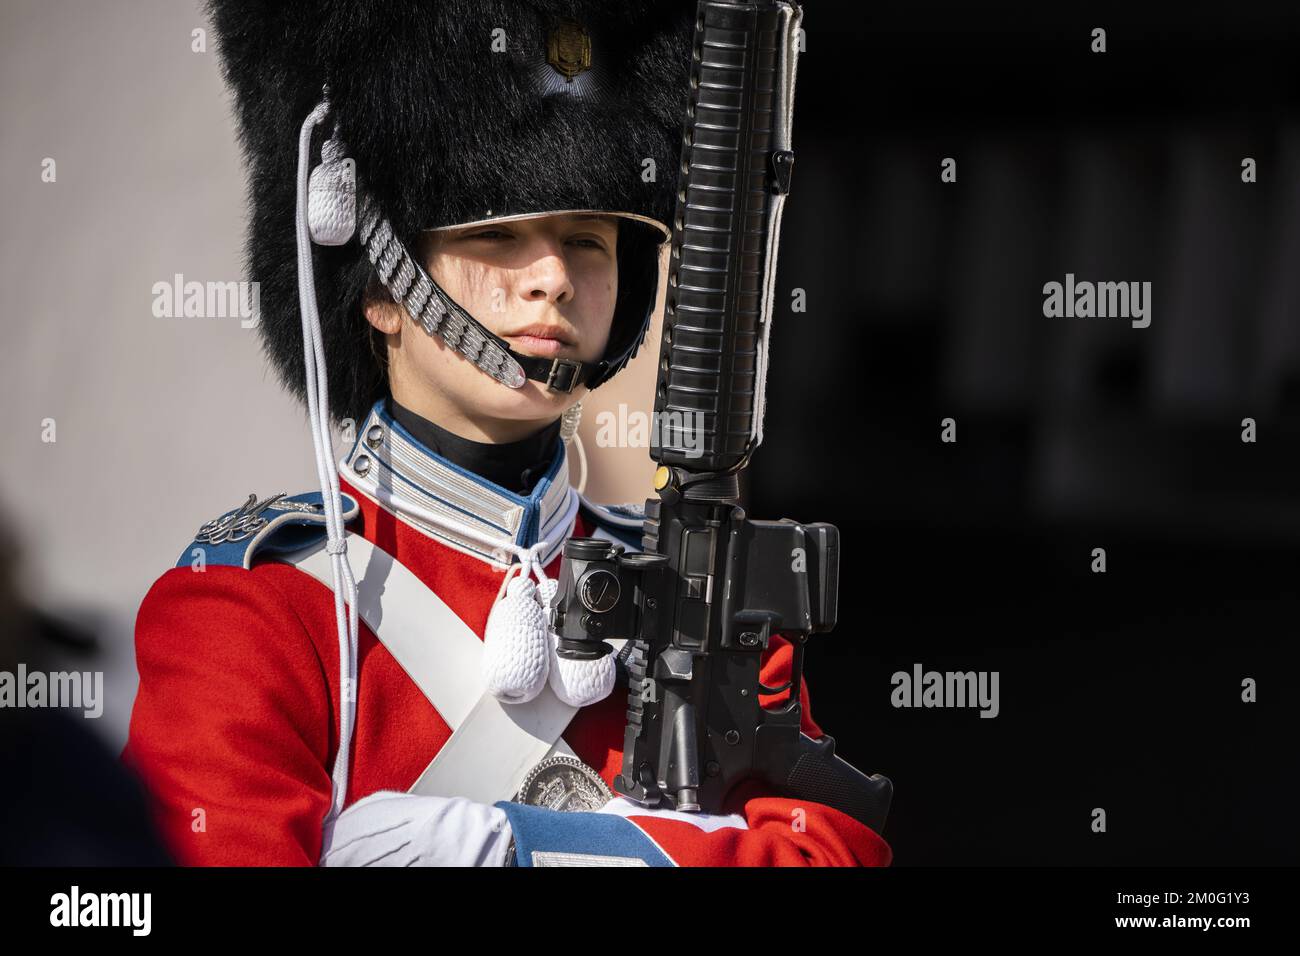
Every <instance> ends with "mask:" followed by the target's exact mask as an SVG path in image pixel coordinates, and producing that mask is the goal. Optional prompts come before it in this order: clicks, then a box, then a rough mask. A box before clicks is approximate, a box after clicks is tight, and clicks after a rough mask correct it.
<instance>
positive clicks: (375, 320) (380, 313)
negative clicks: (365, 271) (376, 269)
mask: <svg viewBox="0 0 1300 956" xmlns="http://www.w3.org/2000/svg"><path fill="white" fill-rule="evenodd" d="M361 311H362V312H363V313H364V314H365V317H366V321H367V322H369V323H370V324H371V325H372V326H374V327H375V328H376V329H378V330H379V331H380V332H383V333H384V334H385V335H396V334H397V333H398V332H400V331H401V330H402V316H404V315H405V314H406V311H405V309H404V308H403V307H402V306H401V305H400V304H399V303H397V302H394V301H393V297H392V296H391V295H389V294H388V290H387V289H385V288H384V286H383V284H382V283H381V282H380V281H379V276H378V275H376V274H375V273H373V272H372V273H371V274H370V283H369V285H367V286H366V292H365V295H364V297H363V298H362V300H361Z"/></svg>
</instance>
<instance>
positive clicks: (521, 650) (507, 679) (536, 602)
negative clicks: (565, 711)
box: [482, 569, 551, 704]
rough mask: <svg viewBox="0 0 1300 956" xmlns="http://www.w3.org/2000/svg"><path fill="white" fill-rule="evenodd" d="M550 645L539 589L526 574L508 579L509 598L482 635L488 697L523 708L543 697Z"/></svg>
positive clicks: (500, 604)
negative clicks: (529, 702) (538, 696)
mask: <svg viewBox="0 0 1300 956" xmlns="http://www.w3.org/2000/svg"><path fill="white" fill-rule="evenodd" d="M512 570H513V569H512ZM549 645H550V626H549V625H548V624H547V621H546V610H545V608H544V607H543V606H542V602H541V598H540V597H539V595H538V593H537V585H536V584H534V583H533V581H532V580H531V579H530V578H529V577H527V572H525V573H524V574H523V575H520V576H518V577H508V583H507V584H506V596H505V597H504V598H501V599H500V600H498V601H497V603H496V604H495V605H493V607H492V612H491V613H490V614H489V615H488V622H487V630H486V631H485V632H484V634H483V658H482V660H483V680H484V681H485V682H486V684H487V689H488V693H490V694H491V695H492V696H493V697H495V698H496V699H497V700H499V701H501V702H502V703H506V704H522V703H525V702H527V701H530V700H532V699H533V698H534V697H536V696H537V695H538V694H540V693H541V692H542V688H543V687H545V686H546V675H547V671H548V669H549V666H550V656H551V651H550V647H549Z"/></svg>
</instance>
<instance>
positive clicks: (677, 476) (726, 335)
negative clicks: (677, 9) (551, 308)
mask: <svg viewBox="0 0 1300 956" xmlns="http://www.w3.org/2000/svg"><path fill="white" fill-rule="evenodd" d="M802 17H803V11H802V9H801V8H800V7H799V6H798V5H797V4H796V3H787V2H782V0H757V2H751V3H743V2H731V0H700V3H699V5H698V13H697V19H696V25H695V40H694V44H693V51H692V59H691V79H690V86H691V95H690V102H689V106H688V107H687V123H686V127H685V131H684V132H685V135H684V139H683V145H682V159H681V163H682V165H681V180H680V186H679V189H678V193H677V207H676V213H675V215H674V223H673V237H672V244H671V251H670V256H671V258H670V263H669V273H668V292H667V302H666V304H665V312H664V323H663V339H662V346H661V352H660V366H659V373H658V378H657V381H656V385H655V402H654V411H655V415H654V420H655V422H656V427H655V428H654V429H653V430H652V440H651V450H650V455H651V457H652V458H653V459H654V460H655V461H656V462H658V463H659V467H658V469H657V470H656V474H655V491H656V492H657V494H658V497H657V498H651V499H649V500H648V501H647V502H646V507H645V520H644V524H643V526H642V547H643V551H642V553H640V554H637V553H625V552H624V549H623V548H622V547H621V546H620V545H617V544H612V543H611V542H609V541H606V540H603V539H598V538H571V539H569V541H568V542H567V543H566V544H565V548H564V561H563V567H562V570H561V572H560V583H559V590H558V592H557V595H556V599H555V601H554V603H553V605H552V611H551V624H552V627H553V628H554V629H555V631H556V633H557V635H558V637H559V640H558V649H559V653H560V654H561V656H565V657H569V658H575V659H584V658H585V659H590V658H593V657H599V656H600V655H602V654H605V653H610V652H611V651H612V647H611V646H610V645H609V644H607V643H605V641H604V638H607V637H613V638H617V637H623V638H626V639H627V645H626V646H625V648H624V654H625V655H626V658H625V661H624V663H625V665H626V668H627V673H628V677H629V688H628V710H627V729H626V736H625V743H624V748H623V766H622V773H620V774H619V775H618V776H617V777H616V778H615V780H614V789H615V790H616V791H617V792H619V793H621V794H623V795H624V796H626V797H628V798H629V799H632V800H635V801H637V802H638V803H641V804H644V805H649V806H658V805H661V804H664V805H667V806H669V807H671V808H674V809H677V810H682V811H704V812H718V811H720V810H721V808H722V806H723V804H724V801H725V800H726V797H727V794H728V793H729V792H731V790H732V788H733V787H735V786H736V785H737V784H739V783H741V782H742V781H746V780H751V779H757V780H759V781H761V782H762V783H763V784H764V785H765V786H767V787H769V788H772V789H775V790H776V791H778V792H779V793H780V794H781V795H784V796H789V797H793V798H796V799H806V800H809V801H813V802H817V803H823V804H826V805H828V806H831V807H834V808H835V809H838V810H841V811H843V812H844V813H847V814H849V815H850V816H852V817H854V818H855V819H857V820H859V821H861V822H862V823H865V824H866V825H867V826H870V827H871V828H872V829H874V830H876V831H877V832H879V831H880V830H881V829H882V828H883V826H884V823H885V817H886V815H887V814H888V811H889V803H890V799H891V796H892V793H893V786H892V784H891V783H890V782H889V780H888V779H886V778H885V777H883V776H880V775H879V774H877V775H873V776H867V775H866V774H864V773H862V772H861V771H859V770H857V769H856V768H855V767H853V766H852V765H850V764H849V763H847V762H846V761H844V760H843V759H842V758H840V757H838V756H837V755H836V754H835V741H834V739H833V738H831V737H829V736H823V737H822V738H820V739H818V740H813V739H812V738H811V737H809V736H807V735H806V734H804V733H802V732H801V731H800V716H801V711H802V708H801V704H800V699H799V698H800V686H801V682H802V679H803V654H804V647H805V644H806V642H807V640H808V638H809V636H810V635H812V634H818V633H824V632H827V631H829V630H831V629H832V628H833V627H834V626H835V619H836V613H837V598H838V575H839V532H838V531H837V530H836V528H835V527H834V526H833V525H830V524H825V523H821V522H818V523H815V524H800V523H798V522H795V521H792V520H790V519H781V520H780V521H757V520H752V519H749V518H747V517H746V515H745V511H744V509H743V508H742V507H741V505H740V498H739V494H740V485H739V475H740V472H741V471H742V470H743V469H744V468H745V467H746V466H747V465H748V463H749V460H750V457H751V455H752V454H753V452H754V450H755V449H756V448H757V447H758V445H759V443H760V442H761V441H762V437H763V436H762V418H763V402H764V395H765V386H766V374H767V362H768V336H769V332H770V328H771V320H772V298H773V293H774V287H775V274H776V258H777V242H778V239H779V236H780V224H781V211H782V207H783V205H784V201H785V197H786V194H787V193H788V191H789V188H790V173H791V169H792V167H793V163H794V153H793V152H792V150H791V146H790V124H791V118H792V114H793V101H794V77H795V64H796V60H797V55H798V50H797V37H798V27H799V24H800V22H801V21H802ZM777 632H781V633H782V634H783V635H784V636H786V637H787V639H789V640H790V641H791V643H792V645H793V652H794V653H793V663H792V669H791V674H790V680H789V681H788V682H787V683H785V684H782V685H781V686H779V687H768V686H765V685H764V684H762V683H761V681H760V680H759V676H760V668H759V663H760V659H761V656H762V653H763V651H765V650H766V649H767V648H768V647H769V645H770V642H771V638H772V636H773V635H774V634H776V633H777ZM786 690H788V691H789V697H788V700H787V701H785V702H784V703H783V704H782V705H781V706H779V707H777V708H773V709H771V710H768V709H765V708H763V707H762V706H760V704H759V695H760V694H766V695H770V694H777V693H781V692H783V691H786Z"/></svg>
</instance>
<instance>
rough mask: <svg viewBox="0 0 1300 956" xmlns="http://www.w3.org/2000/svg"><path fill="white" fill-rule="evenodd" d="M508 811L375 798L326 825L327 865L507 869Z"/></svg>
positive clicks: (404, 797)
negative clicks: (499, 867)
mask: <svg viewBox="0 0 1300 956" xmlns="http://www.w3.org/2000/svg"><path fill="white" fill-rule="evenodd" d="M510 838H511V832H510V822H509V821H508V820H507V819H506V815H505V812H504V811H503V810H501V809H499V808H497V807H493V806H489V805H488V804H485V803H475V802H474V801H473V800H468V799H466V798H464V797H425V796H420V795H418V794H412V793H399V792H397V791H394V790H381V791H379V792H378V793H372V794H371V795H370V796H368V797H366V798H365V799H364V800H358V801H357V802H356V803H354V804H353V805H352V806H350V807H348V808H347V809H346V810H344V811H343V812H342V813H341V814H339V816H338V818H337V819H336V820H335V821H334V822H333V824H332V825H327V826H326V827H325V832H324V843H323V844H322V847H321V865H322V866H506V865H508V863H509V862H510V861H509V860H507V859H506V857H507V853H508V851H509V849H510Z"/></svg>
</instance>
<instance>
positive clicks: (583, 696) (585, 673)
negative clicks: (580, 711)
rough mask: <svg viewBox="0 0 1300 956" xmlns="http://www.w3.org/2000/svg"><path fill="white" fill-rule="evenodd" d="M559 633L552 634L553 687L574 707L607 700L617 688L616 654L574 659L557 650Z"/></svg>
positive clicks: (557, 694) (559, 695)
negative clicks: (590, 659) (588, 658)
mask: <svg viewBox="0 0 1300 956" xmlns="http://www.w3.org/2000/svg"><path fill="white" fill-rule="evenodd" d="M558 646H559V638H558V636H557V635H556V634H555V633H554V632H552V634H551V677H550V681H551V690H553V691H555V696H556V697H558V698H560V700H562V701H564V702H565V703H566V704H568V705H569V706H571V707H586V706H587V705H588V704H594V703H596V702H597V701H599V700H604V699H605V698H606V697H608V696H609V694H610V691H612V690H613V689H614V678H615V676H616V672H615V668H614V655H613V654H606V655H605V656H604V657H598V658H596V660H594V661H571V660H568V659H566V658H563V657H560V655H559V654H558V653H557V648H558Z"/></svg>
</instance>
